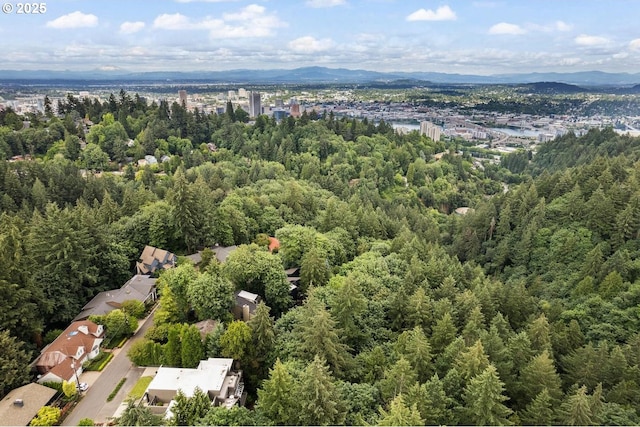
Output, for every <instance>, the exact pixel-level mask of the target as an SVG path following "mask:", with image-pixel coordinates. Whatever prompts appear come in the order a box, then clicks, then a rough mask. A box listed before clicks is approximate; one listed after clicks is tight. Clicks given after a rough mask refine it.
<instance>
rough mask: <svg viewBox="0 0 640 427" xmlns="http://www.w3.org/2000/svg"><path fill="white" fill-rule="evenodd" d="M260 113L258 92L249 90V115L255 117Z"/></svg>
mask: <svg viewBox="0 0 640 427" xmlns="http://www.w3.org/2000/svg"><path fill="white" fill-rule="evenodd" d="M260 114H262V107H261V105H260V92H254V91H251V92H249V117H252V118H255V117H258V116H259V115H260Z"/></svg>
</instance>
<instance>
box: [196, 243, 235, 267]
mask: <svg viewBox="0 0 640 427" xmlns="http://www.w3.org/2000/svg"><path fill="white" fill-rule="evenodd" d="M236 249H238V247H237V246H235V245H234V246H214V247H212V248H211V251H212V252H213V254H214V255H215V257H216V259H217V260H218V262H225V261H226V260H227V258H229V255H230V254H231V252H233V251H235V250H236ZM186 258H187V259H188V260H190V261H191V262H193V264H194V265H198V264H200V263H201V262H202V251H198V252H196V253H195V254H191V255H187V257H186Z"/></svg>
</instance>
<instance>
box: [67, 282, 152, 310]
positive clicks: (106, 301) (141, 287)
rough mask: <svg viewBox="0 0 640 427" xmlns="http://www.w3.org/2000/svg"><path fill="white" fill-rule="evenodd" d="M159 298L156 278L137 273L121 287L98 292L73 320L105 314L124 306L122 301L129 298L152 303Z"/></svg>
mask: <svg viewBox="0 0 640 427" xmlns="http://www.w3.org/2000/svg"><path fill="white" fill-rule="evenodd" d="M156 298H157V291H156V279H154V278H152V277H151V276H149V275H141V274H136V275H135V276H133V277H132V278H131V279H129V281H127V282H126V283H125V284H124V285H122V287H121V288H120V289H113V290H110V291H104V292H100V293H99V294H97V295H96V296H95V297H93V299H92V300H91V301H89V302H88V303H87V304H86V305H85V306H84V307H82V311H81V312H80V314H78V315H77V316H76V317H75V319H73V320H84V319H88V318H89V316H92V315H98V316H102V315H105V314H107V313H109V312H111V311H113V310H115V309H118V308H120V307H122V303H123V302H125V301H128V300H136V301H140V302H142V303H144V304H151V303H153V302H154V301H155V300H156Z"/></svg>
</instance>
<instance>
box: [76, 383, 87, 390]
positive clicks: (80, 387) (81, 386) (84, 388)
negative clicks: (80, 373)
mask: <svg viewBox="0 0 640 427" xmlns="http://www.w3.org/2000/svg"><path fill="white" fill-rule="evenodd" d="M78 388H79V389H80V391H87V389H88V388H89V384H87V383H80V385H79V386H78Z"/></svg>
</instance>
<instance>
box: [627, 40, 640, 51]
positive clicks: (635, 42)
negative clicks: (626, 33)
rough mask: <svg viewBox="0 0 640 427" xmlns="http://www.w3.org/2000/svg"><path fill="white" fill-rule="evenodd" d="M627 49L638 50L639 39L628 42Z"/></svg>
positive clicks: (639, 47) (639, 46)
mask: <svg viewBox="0 0 640 427" xmlns="http://www.w3.org/2000/svg"><path fill="white" fill-rule="evenodd" d="M629 49H633V50H640V39H633V40H631V41H630V42H629Z"/></svg>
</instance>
